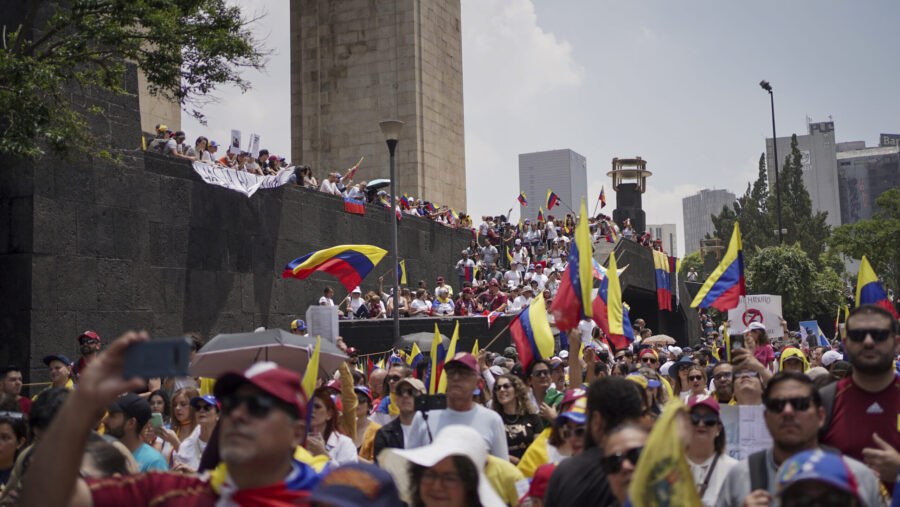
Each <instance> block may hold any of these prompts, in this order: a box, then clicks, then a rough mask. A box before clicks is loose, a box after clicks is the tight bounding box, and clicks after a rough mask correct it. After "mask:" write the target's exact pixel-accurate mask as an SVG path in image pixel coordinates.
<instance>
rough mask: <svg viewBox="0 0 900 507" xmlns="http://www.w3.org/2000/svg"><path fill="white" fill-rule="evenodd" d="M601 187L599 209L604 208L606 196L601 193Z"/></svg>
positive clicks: (601, 187) (601, 188)
mask: <svg viewBox="0 0 900 507" xmlns="http://www.w3.org/2000/svg"><path fill="white" fill-rule="evenodd" d="M603 190H604V189H603V185H601V186H600V209H603V208H605V207H606V194H605V193H604V191H603Z"/></svg>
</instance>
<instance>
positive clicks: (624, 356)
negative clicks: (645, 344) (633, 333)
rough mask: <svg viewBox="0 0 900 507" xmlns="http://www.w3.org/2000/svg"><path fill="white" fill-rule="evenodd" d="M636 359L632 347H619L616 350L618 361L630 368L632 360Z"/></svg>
mask: <svg viewBox="0 0 900 507" xmlns="http://www.w3.org/2000/svg"><path fill="white" fill-rule="evenodd" d="M633 360H634V353H632V352H631V349H630V348H624V349H619V350H617V351H616V363H620V364H624V365H625V366H626V367H627V368H628V369H629V370H630V369H631V362H632V361H633Z"/></svg>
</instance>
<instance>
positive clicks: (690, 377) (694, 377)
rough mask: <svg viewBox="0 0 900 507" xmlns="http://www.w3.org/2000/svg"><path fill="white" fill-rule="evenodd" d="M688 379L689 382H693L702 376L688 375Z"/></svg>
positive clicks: (701, 378)
mask: <svg viewBox="0 0 900 507" xmlns="http://www.w3.org/2000/svg"><path fill="white" fill-rule="evenodd" d="M688 380H690V381H691V382H693V381H695V380H703V376H702V375H689V376H688Z"/></svg>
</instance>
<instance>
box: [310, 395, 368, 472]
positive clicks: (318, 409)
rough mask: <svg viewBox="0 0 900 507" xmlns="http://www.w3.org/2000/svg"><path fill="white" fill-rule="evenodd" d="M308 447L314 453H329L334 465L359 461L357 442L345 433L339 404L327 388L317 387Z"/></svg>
mask: <svg viewBox="0 0 900 507" xmlns="http://www.w3.org/2000/svg"><path fill="white" fill-rule="evenodd" d="M310 430H311V431H310V434H309V436H308V437H307V449H308V450H309V451H310V452H311V453H313V454H314V455H321V454H328V458H329V459H330V460H331V461H332V462H333V466H336V467H337V466H341V465H346V464H347V463H357V462H358V461H359V460H358V456H357V454H356V444H354V443H353V439H352V438H350V437H348V436H347V435H345V434H344V433H343V428H342V426H341V421H340V417H338V411H337V406H336V405H335V404H334V400H332V399H331V396H330V395H329V394H328V391H326V390H325V388H319V389H316V393H315V395H313V410H312V417H311V419H310Z"/></svg>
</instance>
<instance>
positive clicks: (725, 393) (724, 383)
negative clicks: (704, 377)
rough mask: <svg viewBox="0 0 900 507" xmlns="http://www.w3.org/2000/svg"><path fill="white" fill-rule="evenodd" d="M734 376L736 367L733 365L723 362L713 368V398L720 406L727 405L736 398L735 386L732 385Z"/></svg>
mask: <svg viewBox="0 0 900 507" xmlns="http://www.w3.org/2000/svg"><path fill="white" fill-rule="evenodd" d="M733 374H734V366H732V365H731V363H728V362H725V361H722V362H720V363H718V364H716V365H715V366H713V369H712V373H711V376H712V378H713V393H712V394H713V397H715V399H716V401H718V402H719V403H720V404H723V405H727V404H728V402H730V401H731V397H732V396H734V384H733V383H732V375H733Z"/></svg>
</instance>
